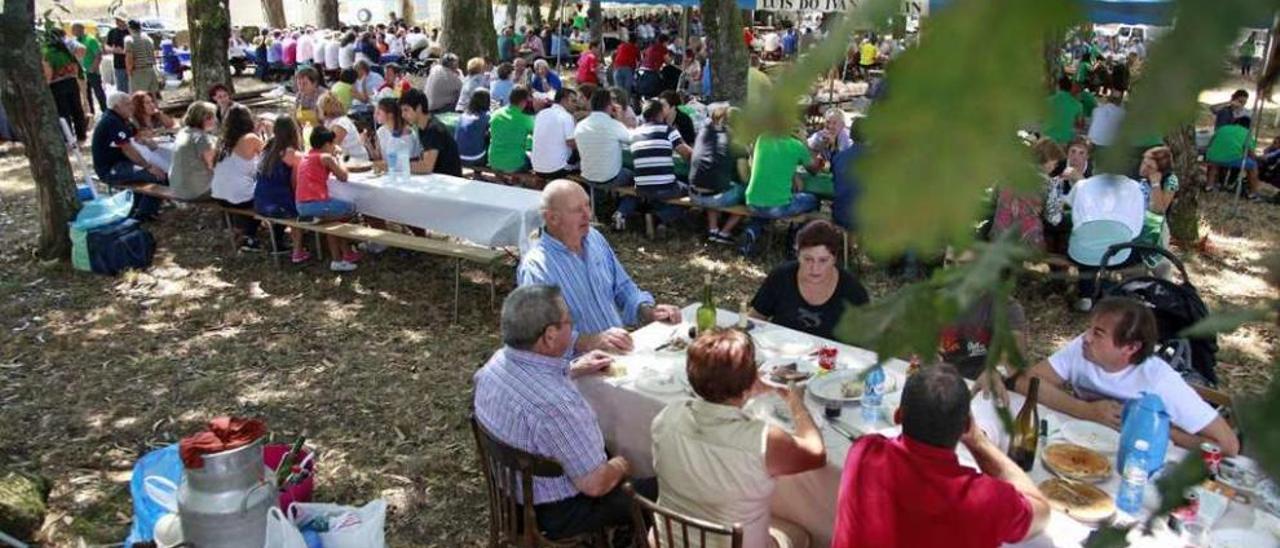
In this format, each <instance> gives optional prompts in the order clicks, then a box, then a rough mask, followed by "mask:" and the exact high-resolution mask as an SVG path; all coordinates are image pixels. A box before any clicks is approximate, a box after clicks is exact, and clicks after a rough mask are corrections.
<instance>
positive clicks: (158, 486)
mask: <svg viewBox="0 0 1280 548" xmlns="http://www.w3.org/2000/svg"><path fill="white" fill-rule="evenodd" d="M127 211H128V210H126V213H127ZM181 482H182V459H181V458H179V457H178V444H176V443H175V444H173V445H170V446H168V447H164V448H161V449H156V450H155V451H152V452H150V453H147V454H145V455H143V456H142V458H140V459H138V463H137V464H135V465H134V466H133V477H132V478H131V479H130V480H129V495H130V496H131V497H133V526H132V527H131V528H130V529H129V537H128V538H126V539H125V541H124V545H125V546H133V543H135V542H144V541H148V540H152V538H153V537H154V535H155V527H156V521H157V520H159V519H160V517H161V516H163V515H165V514H167V513H170V512H173V511H176V510H177V503H176V500H177V498H176V490H173V491H172V492H173V493H174V495H173V498H169V497H167V496H165V493H166V489H168V488H170V486H175V485H177V484H179V483H181ZM157 499H159V500H157ZM166 505H169V506H171V508H166Z"/></svg>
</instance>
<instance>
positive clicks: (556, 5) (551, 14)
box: [547, 0, 560, 51]
mask: <svg viewBox="0 0 1280 548" xmlns="http://www.w3.org/2000/svg"><path fill="white" fill-rule="evenodd" d="M547 22H548V23H551V28H553V29H555V31H556V32H557V33H558V32H560V0H551V9H550V11H548V12H547ZM547 51H551V45H550V44H547Z"/></svg>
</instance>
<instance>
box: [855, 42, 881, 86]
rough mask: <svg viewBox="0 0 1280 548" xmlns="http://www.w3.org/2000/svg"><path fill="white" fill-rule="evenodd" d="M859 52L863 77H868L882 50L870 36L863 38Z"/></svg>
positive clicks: (859, 64)
mask: <svg viewBox="0 0 1280 548" xmlns="http://www.w3.org/2000/svg"><path fill="white" fill-rule="evenodd" d="M858 53H859V59H858V66H859V67H861V68H862V75H863V77H866V76H868V72H869V71H870V70H871V69H873V68H875V67H876V64H877V60H878V58H879V55H880V51H879V49H878V48H876V45H875V42H873V41H872V40H871V39H870V38H863V39H862V46H861V47H860V48H859V49H858Z"/></svg>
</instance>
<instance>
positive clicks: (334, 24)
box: [316, 0, 340, 29]
mask: <svg viewBox="0 0 1280 548" xmlns="http://www.w3.org/2000/svg"><path fill="white" fill-rule="evenodd" d="M316 5H317V6H319V9H320V12H319V14H318V16H317V17H316V20H317V21H319V22H320V28H322V29H337V28H338V25H339V24H340V23H338V0H320V1H319V2H317V3H316Z"/></svg>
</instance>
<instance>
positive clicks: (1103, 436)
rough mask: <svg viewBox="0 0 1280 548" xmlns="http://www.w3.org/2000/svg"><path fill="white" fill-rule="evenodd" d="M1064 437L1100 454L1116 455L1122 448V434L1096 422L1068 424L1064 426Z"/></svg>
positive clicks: (1072, 422) (1073, 422)
mask: <svg viewBox="0 0 1280 548" xmlns="http://www.w3.org/2000/svg"><path fill="white" fill-rule="evenodd" d="M1062 436H1063V437H1065V438H1067V441H1069V442H1071V443H1074V444H1076V445H1080V446H1084V447H1088V448H1089V449H1093V450H1094V451H1097V452H1099V453H1115V452H1116V449H1117V448H1119V447H1120V433H1119V432H1116V431H1115V430H1112V429H1110V428H1107V427H1106V426H1103V425H1101V424H1098V423H1096V422H1090V421H1071V422H1068V423H1066V424H1064V425H1062Z"/></svg>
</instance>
